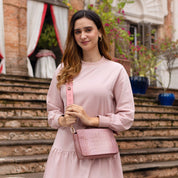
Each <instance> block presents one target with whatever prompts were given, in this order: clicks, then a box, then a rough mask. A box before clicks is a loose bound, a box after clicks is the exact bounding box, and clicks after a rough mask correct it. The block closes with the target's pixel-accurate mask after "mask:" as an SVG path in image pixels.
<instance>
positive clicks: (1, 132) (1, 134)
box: [0, 122, 178, 140]
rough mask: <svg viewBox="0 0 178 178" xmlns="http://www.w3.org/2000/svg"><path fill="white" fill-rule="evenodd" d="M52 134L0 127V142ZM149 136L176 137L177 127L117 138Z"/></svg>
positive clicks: (133, 131) (144, 130) (141, 130)
mask: <svg viewBox="0 0 178 178" xmlns="http://www.w3.org/2000/svg"><path fill="white" fill-rule="evenodd" d="M9 124H14V125H13V126H18V123H17V122H11V123H9ZM35 124H36V123H35ZM42 124H43V123H42ZM53 132H56V130H55V129H52V128H50V127H44V126H43V125H42V126H40V125H38V127H1V128H0V140H4V139H7V140H14V139H36V138H41V137H42V138H43V137H44V136H46V134H48V135H51V134H52V133H53ZM50 133H51V134H50ZM52 136H53V134H52ZM150 136H151V137H154V136H155V137H159V136H161V137H162V136H163V137H169V136H178V127H131V128H130V129H129V130H127V131H124V132H120V133H119V134H118V137H122V138H125V137H126V138H127V137H150ZM52 138H53V137H52Z"/></svg>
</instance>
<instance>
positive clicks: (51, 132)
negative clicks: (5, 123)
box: [0, 127, 57, 141]
mask: <svg viewBox="0 0 178 178" xmlns="http://www.w3.org/2000/svg"><path fill="white" fill-rule="evenodd" d="M56 132H57V130H55V129H52V128H49V127H42V128H39V127H21V128H0V141H3V140H38V139H54V138H55V135H56Z"/></svg>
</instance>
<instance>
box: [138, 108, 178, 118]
mask: <svg viewBox="0 0 178 178" xmlns="http://www.w3.org/2000/svg"><path fill="white" fill-rule="evenodd" d="M135 118H136V119H147V118H150V119H177V118H178V113H177V112H163V111H157V112H151V111H137V110H136V112H135Z"/></svg>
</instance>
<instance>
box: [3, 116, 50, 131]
mask: <svg viewBox="0 0 178 178" xmlns="http://www.w3.org/2000/svg"><path fill="white" fill-rule="evenodd" d="M47 119H48V118H47V117H21V116H19V117H18V116H12V117H0V128H1V127H7V128H9V127H10V128H19V127H48V120H47Z"/></svg>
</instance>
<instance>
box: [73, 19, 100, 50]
mask: <svg viewBox="0 0 178 178" xmlns="http://www.w3.org/2000/svg"><path fill="white" fill-rule="evenodd" d="M74 37H75V40H76V42H77V44H78V45H79V46H80V47H81V48H82V50H83V52H85V51H86V52H90V51H92V50H98V37H101V33H100V32H99V30H98V29H97V26H96V25H95V23H94V22H93V21H92V20H90V19H88V18H86V17H83V18H81V19H78V20H76V22H75V24H74Z"/></svg>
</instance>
